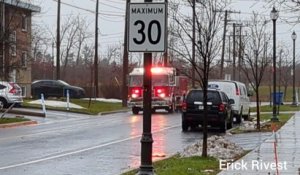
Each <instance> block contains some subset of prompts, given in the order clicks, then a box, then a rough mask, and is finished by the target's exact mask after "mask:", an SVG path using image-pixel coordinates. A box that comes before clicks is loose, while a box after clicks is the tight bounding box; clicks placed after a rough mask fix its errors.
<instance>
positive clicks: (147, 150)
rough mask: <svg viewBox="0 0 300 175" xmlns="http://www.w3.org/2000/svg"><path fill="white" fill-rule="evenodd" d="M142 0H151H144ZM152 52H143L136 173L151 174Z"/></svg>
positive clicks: (147, 0) (146, 0) (152, 172)
mask: <svg viewBox="0 0 300 175" xmlns="http://www.w3.org/2000/svg"><path fill="white" fill-rule="evenodd" d="M144 2H150V3H151V2H152V0H145V1H144ZM151 66H152V53H144V75H143V76H144V77H143V78H144V86H143V89H144V92H143V99H144V100H143V108H144V109H143V134H142V138H141V166H140V169H139V172H138V175H153V174H154V171H153V165H152V144H153V138H152V133H151V125H152V123H151V95H152V75H151Z"/></svg>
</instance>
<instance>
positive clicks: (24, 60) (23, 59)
mask: <svg viewBox="0 0 300 175" xmlns="http://www.w3.org/2000/svg"><path fill="white" fill-rule="evenodd" d="M21 66H22V67H26V66H27V52H22V55H21Z"/></svg>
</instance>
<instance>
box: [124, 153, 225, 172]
mask: <svg viewBox="0 0 300 175" xmlns="http://www.w3.org/2000/svg"><path fill="white" fill-rule="evenodd" d="M153 167H154V171H155V174H157V175H170V174H174V175H215V174H218V172H220V170H219V161H218V160H217V159H215V158H212V157H207V158H204V157H200V156H194V157H184V158H181V157H180V156H179V155H175V156H173V157H170V158H167V159H164V160H160V161H157V162H154V163H153ZM205 170H210V171H212V172H211V173H208V172H204V171H205ZM137 172H138V169H135V170H132V171H129V172H127V173H124V174H123V175H135V174H136V173H137Z"/></svg>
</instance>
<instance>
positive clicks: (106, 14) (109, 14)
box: [53, 0, 125, 17]
mask: <svg viewBox="0 0 300 175" xmlns="http://www.w3.org/2000/svg"><path fill="white" fill-rule="evenodd" d="M53 1H55V2H57V0H53ZM60 3H61V4H64V5H67V6H70V7H73V8H76V9H79V10H83V11H87V12H90V13H93V14H95V13H96V12H94V11H92V10H89V9H85V8H82V7H78V6H75V5H72V4H69V3H65V2H60ZM98 14H100V15H105V16H122V17H124V16H125V14H122V15H121V14H111V13H102V12H98Z"/></svg>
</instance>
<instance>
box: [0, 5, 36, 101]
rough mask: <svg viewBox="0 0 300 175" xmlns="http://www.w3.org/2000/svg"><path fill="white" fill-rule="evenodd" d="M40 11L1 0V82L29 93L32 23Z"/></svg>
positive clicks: (26, 94)
mask: <svg viewBox="0 0 300 175" xmlns="http://www.w3.org/2000/svg"><path fill="white" fill-rule="evenodd" d="M37 12H40V7H38V6H35V5H32V4H31V3H27V2H24V1H20V0H0V41H1V42H0V79H1V80H3V81H12V82H16V83H17V84H19V85H20V86H21V88H22V91H23V96H24V97H30V95H31V92H30V89H31V81H32V80H31V69H32V68H31V59H32V56H31V25H32V22H31V19H32V14H33V13H37Z"/></svg>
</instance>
